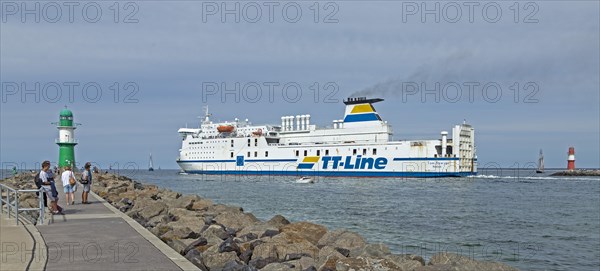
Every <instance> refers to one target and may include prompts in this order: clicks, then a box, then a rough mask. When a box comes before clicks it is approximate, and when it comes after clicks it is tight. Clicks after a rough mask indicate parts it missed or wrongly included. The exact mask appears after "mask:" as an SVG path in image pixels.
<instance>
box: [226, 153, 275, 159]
mask: <svg viewBox="0 0 600 271" xmlns="http://www.w3.org/2000/svg"><path fill="white" fill-rule="evenodd" d="M251 154H252V152H248V155H247V156H246V157H248V158H249V157H251ZM229 157H231V158H233V152H230V153H229ZM254 157H258V152H257V151H255V152H254ZM265 157H269V151H265Z"/></svg>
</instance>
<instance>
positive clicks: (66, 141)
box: [54, 138, 79, 143]
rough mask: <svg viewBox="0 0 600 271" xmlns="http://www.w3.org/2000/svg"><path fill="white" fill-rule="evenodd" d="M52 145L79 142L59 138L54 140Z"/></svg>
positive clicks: (77, 141)
mask: <svg viewBox="0 0 600 271" xmlns="http://www.w3.org/2000/svg"><path fill="white" fill-rule="evenodd" d="M54 143H79V140H77V139H69V140H62V139H60V138H57V139H55V140H54Z"/></svg>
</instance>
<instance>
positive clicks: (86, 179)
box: [35, 161, 92, 214]
mask: <svg viewBox="0 0 600 271" xmlns="http://www.w3.org/2000/svg"><path fill="white" fill-rule="evenodd" d="M56 174H57V175H58V173H56ZM54 176H55V173H54V172H53V171H52V170H51V169H50V161H44V162H42V169H41V171H40V172H39V173H38V174H36V177H35V184H36V186H37V188H41V189H42V191H43V197H44V207H45V208H46V207H47V208H49V209H50V212H51V213H52V214H60V213H62V208H61V207H60V206H59V205H58V190H57V189H56V183H55V180H54ZM60 181H61V182H62V185H63V191H64V193H65V198H66V201H67V205H74V204H75V191H77V187H78V186H79V185H81V186H82V190H83V192H82V193H81V204H89V201H88V196H89V192H90V188H91V187H92V170H91V163H90V162H87V163H85V167H84V170H83V174H82V177H81V179H79V180H77V178H75V174H74V173H73V171H72V169H71V167H70V166H65V167H64V168H63V171H62V173H60ZM48 200H50V206H48Z"/></svg>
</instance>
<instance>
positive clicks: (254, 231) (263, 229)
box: [236, 223, 279, 239]
mask: <svg viewBox="0 0 600 271" xmlns="http://www.w3.org/2000/svg"><path fill="white" fill-rule="evenodd" d="M265 233H266V234H265ZM277 234H279V227H276V226H274V225H271V224H269V223H254V224H251V225H248V226H246V227H244V228H243V229H241V230H240V231H239V232H237V234H236V236H239V237H242V236H246V237H251V236H256V237H255V238H254V239H256V238H259V237H264V236H268V237H272V236H275V235H277Z"/></svg>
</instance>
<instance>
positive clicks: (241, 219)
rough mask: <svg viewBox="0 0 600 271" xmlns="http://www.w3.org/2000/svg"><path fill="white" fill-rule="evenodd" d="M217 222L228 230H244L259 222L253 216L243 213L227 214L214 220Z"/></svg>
mask: <svg viewBox="0 0 600 271" xmlns="http://www.w3.org/2000/svg"><path fill="white" fill-rule="evenodd" d="M214 220H215V222H217V223H218V224H221V225H223V226H225V227H227V228H233V229H236V230H240V229H243V228H245V227H247V226H249V225H252V224H254V223H257V222H259V221H260V220H258V219H257V218H256V217H255V216H254V215H253V214H250V213H242V212H225V213H221V214H219V215H217V216H216V217H215V218H214Z"/></svg>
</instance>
